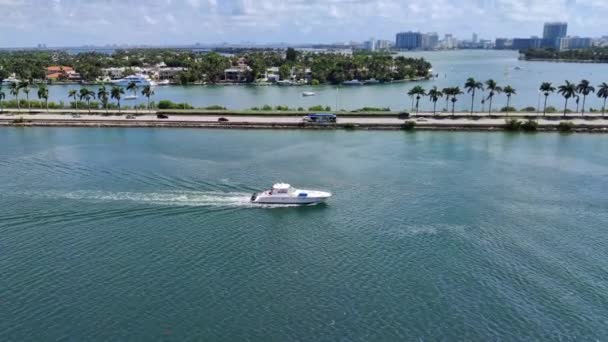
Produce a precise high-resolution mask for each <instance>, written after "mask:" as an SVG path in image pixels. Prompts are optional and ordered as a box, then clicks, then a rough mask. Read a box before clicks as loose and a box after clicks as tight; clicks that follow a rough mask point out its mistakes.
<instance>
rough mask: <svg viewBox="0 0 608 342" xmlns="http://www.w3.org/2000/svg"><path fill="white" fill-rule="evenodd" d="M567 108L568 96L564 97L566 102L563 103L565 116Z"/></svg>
mask: <svg viewBox="0 0 608 342" xmlns="http://www.w3.org/2000/svg"><path fill="white" fill-rule="evenodd" d="M567 110H568V98H567V97H566V104H564V117H566V111H567Z"/></svg>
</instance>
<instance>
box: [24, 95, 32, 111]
mask: <svg viewBox="0 0 608 342" xmlns="http://www.w3.org/2000/svg"><path fill="white" fill-rule="evenodd" d="M25 100H26V101H27V110H28V111H30V110H31V109H32V104H31V103H30V94H27V93H26V94H25Z"/></svg>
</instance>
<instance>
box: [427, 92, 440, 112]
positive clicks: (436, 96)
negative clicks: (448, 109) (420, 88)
mask: <svg viewBox="0 0 608 342" xmlns="http://www.w3.org/2000/svg"><path fill="white" fill-rule="evenodd" d="M427 95H428V96H429V98H430V99H431V102H433V116H435V113H436V112H437V100H439V98H440V97H442V96H443V93H442V92H441V90H439V89H437V87H436V86H435V87H433V88H432V89H431V90H429V93H428V94H427Z"/></svg>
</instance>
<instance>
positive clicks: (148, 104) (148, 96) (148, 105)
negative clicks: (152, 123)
mask: <svg viewBox="0 0 608 342" xmlns="http://www.w3.org/2000/svg"><path fill="white" fill-rule="evenodd" d="M149 111H150V96H148V112H149Z"/></svg>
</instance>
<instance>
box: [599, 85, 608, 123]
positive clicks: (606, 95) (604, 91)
mask: <svg viewBox="0 0 608 342" xmlns="http://www.w3.org/2000/svg"><path fill="white" fill-rule="evenodd" d="M598 88H599V89H598V90H597V97H599V98H601V99H604V106H602V117H603V116H604V114H605V113H606V99H608V83H606V82H604V83H602V84H600V85H599V86H598Z"/></svg>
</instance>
